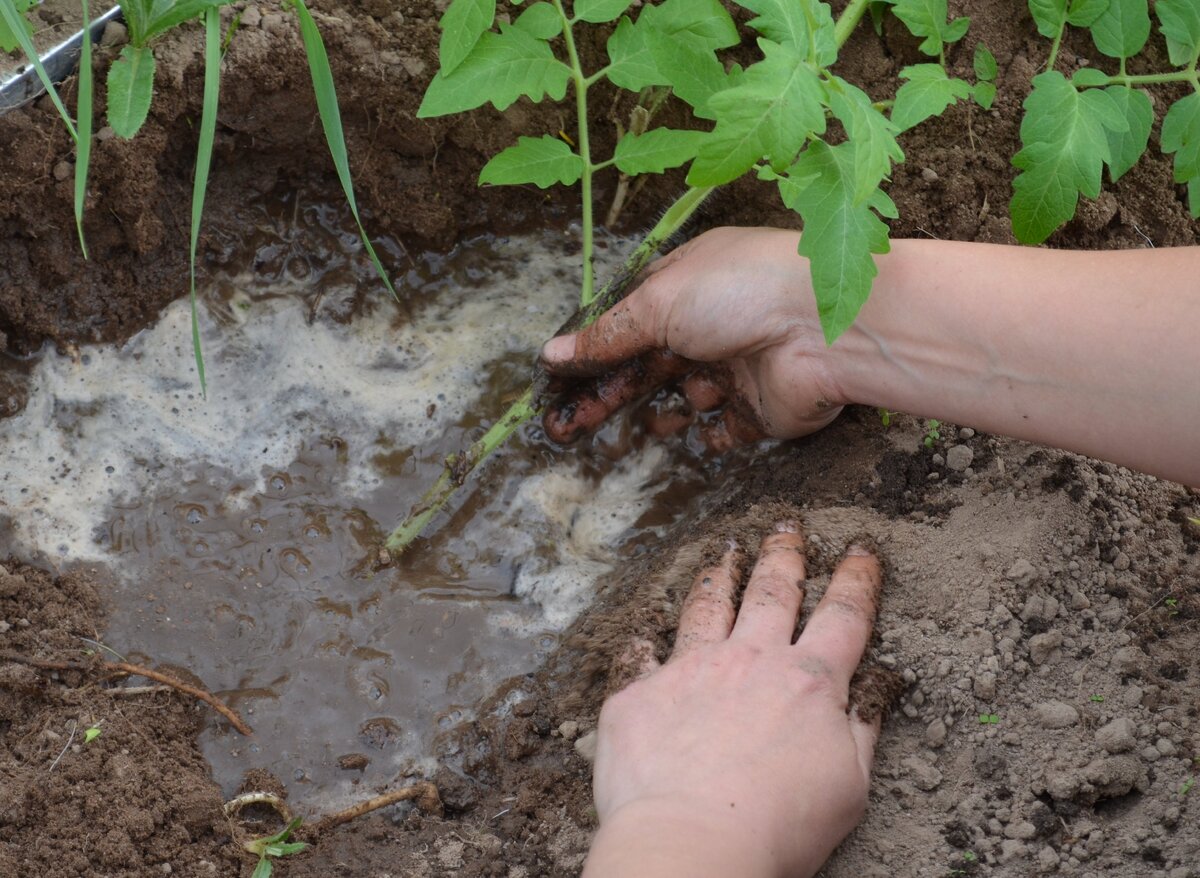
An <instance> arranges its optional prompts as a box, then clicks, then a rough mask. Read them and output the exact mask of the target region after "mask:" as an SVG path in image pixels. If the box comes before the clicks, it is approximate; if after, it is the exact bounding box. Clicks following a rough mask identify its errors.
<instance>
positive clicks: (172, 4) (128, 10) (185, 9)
mask: <svg viewBox="0 0 1200 878" xmlns="http://www.w3.org/2000/svg"><path fill="white" fill-rule="evenodd" d="M230 2H232V0H125V2H124V3H122V4H121V14H122V15H123V16H124V18H125V23H126V24H127V25H128V26H129V41H130V42H131V43H133V45H134V46H136V47H139V48H140V47H143V46H145V45H146V43H148V42H149V41H150V40H152V39H154V37H156V36H158V35H159V34H163V33H166V32H167V31H169V30H170V29H171V28H173V27H178V26H179V25H181V24H183V23H184V22H185V21H191V20H192V19H195V18H199V17H200V16H201V15H203V14H204V13H205V11H207V10H208V9H212V8H215V7H218V6H224V5H226V4H227V3H230Z"/></svg>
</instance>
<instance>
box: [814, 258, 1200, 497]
mask: <svg viewBox="0 0 1200 878" xmlns="http://www.w3.org/2000/svg"><path fill="white" fill-rule="evenodd" d="M879 266H880V275H879V278H878V279H877V280H876V286H875V292H874V293H873V295H872V296H871V299H870V300H869V301H868V302H867V304H866V305H865V306H864V307H863V310H862V313H861V314H860V316H859V319H858V321H857V322H856V323H855V325H854V327H853V328H852V329H851V330H849V331H848V332H847V333H846V334H845V335H844V336H843V337H842V338H841V339H840V340H839V341H838V342H837V343H836V344H835V345H834V346H833V348H832V349H830V351H829V354H828V365H829V368H830V374H831V378H832V380H833V382H834V384H835V386H836V387H837V388H838V391H839V393H840V394H841V395H842V396H844V398H845V399H846V400H847V401H852V402H857V403H864V404H870V405H876V406H881V407H884V408H888V409H894V410H899V411H907V412H911V413H913V414H920V415H929V416H935V417H939V418H942V419H945V420H950V421H954V422H957V423H961V424H970V425H972V426H975V427H979V428H981V429H984V430H987V431H988V432H994V433H1001V434H1005V435H1009V436H1014V437H1017V438H1021V439H1027V440H1031V441H1035V442H1040V443H1043V444H1046V445H1052V446H1056V447H1060V448H1066V449H1069V450H1072V451H1077V452H1080V453H1083V454H1087V455H1090V456H1093V457H1099V458H1103V459H1106V460H1110V461H1113V462H1116V463H1119V464H1122V465H1125V466H1129V467H1131V468H1135V469H1138V470H1142V471H1144V472H1148V473H1153V474H1155V475H1159V476H1162V477H1165V478H1169V479H1173V480H1177V481H1182V482H1184V483H1186V484H1190V485H1200V247H1192V248H1181V249H1175V250H1154V251H1151V250H1145V251H1118V252H1067V251H1056V250H1038V249H1031V248H1023V247H1001V246H995V245H986V244H965V243H954V242H945V241H916V240H901V241H895V242H893V251H892V253H891V254H888V255H886V256H883V257H880V258H879Z"/></svg>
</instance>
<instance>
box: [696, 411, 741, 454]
mask: <svg viewBox="0 0 1200 878" xmlns="http://www.w3.org/2000/svg"><path fill="white" fill-rule="evenodd" d="M700 439H701V441H703V442H704V445H705V447H706V448H708V450H709V451H712V452H714V453H716V454H724V453H725V452H726V451H730V450H732V449H733V446H734V445H736V444H737V443H736V442H734V440H733V436H731V435H730V433H729V425H728V424H726V423H725V418H724V416H722V417H720V418H718V419H717V420H715V421H709V422H708V423H707V424H704V425H702V426H701V427H700Z"/></svg>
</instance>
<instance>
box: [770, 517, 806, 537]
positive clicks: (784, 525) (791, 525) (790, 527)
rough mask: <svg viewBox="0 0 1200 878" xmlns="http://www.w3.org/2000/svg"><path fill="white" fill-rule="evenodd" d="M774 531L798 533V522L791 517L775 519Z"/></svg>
mask: <svg viewBox="0 0 1200 878" xmlns="http://www.w3.org/2000/svg"><path fill="white" fill-rule="evenodd" d="M775 532H776V533H781V534H798V533H800V522H798V521H796V520H795V519H793V518H788V519H785V520H783V521H777V522H775Z"/></svg>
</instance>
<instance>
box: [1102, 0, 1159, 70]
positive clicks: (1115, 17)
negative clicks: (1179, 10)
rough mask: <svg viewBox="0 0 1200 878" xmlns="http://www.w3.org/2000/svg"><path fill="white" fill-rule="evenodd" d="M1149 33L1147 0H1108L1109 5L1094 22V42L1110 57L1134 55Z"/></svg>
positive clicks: (1140, 48)
mask: <svg viewBox="0 0 1200 878" xmlns="http://www.w3.org/2000/svg"><path fill="white" fill-rule="evenodd" d="M1149 37H1150V12H1149V9H1148V8H1147V5H1146V0H1109V4H1108V9H1106V10H1104V13H1103V14H1102V15H1101V16H1100V17H1099V18H1097V19H1096V20H1095V21H1094V22H1093V23H1092V42H1094V43H1095V44H1096V48H1097V49H1099V50H1100V51H1101V52H1103V53H1104V54H1105V55H1108V56H1109V57H1110V58H1132V57H1133V56H1134V55H1136V54H1137V53H1138V52H1140V51H1142V47H1143V46H1145V45H1146V40H1147V39H1149Z"/></svg>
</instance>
